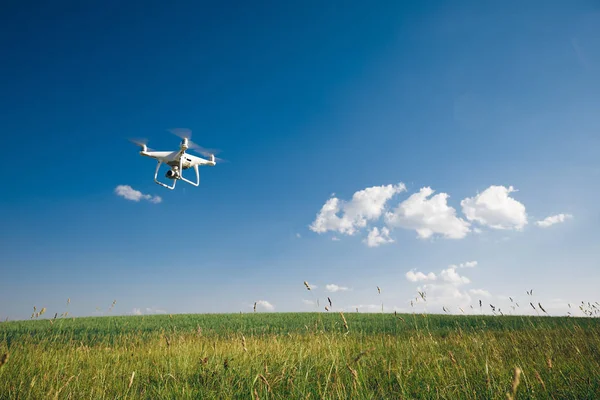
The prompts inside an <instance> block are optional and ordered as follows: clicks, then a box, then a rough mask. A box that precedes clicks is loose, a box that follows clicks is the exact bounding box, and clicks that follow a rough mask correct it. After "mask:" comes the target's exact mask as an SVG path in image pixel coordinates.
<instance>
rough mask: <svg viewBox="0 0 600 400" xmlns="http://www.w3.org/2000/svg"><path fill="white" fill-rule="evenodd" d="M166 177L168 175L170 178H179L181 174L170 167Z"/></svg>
mask: <svg viewBox="0 0 600 400" xmlns="http://www.w3.org/2000/svg"><path fill="white" fill-rule="evenodd" d="M165 177H167V178H169V179H177V178H178V177H179V174H178V173H177V171H174V170H172V169H170V170H168V171H167V173H166V174H165Z"/></svg>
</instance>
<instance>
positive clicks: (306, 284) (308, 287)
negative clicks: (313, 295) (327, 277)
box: [304, 281, 310, 290]
mask: <svg viewBox="0 0 600 400" xmlns="http://www.w3.org/2000/svg"><path fill="white" fill-rule="evenodd" d="M304 286H306V288H307V289H308V290H310V286H308V282H306V281H304Z"/></svg>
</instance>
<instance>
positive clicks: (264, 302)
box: [256, 300, 275, 311]
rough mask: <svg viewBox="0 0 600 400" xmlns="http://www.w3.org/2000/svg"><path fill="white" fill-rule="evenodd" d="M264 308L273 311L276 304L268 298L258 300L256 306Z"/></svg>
mask: <svg viewBox="0 0 600 400" xmlns="http://www.w3.org/2000/svg"><path fill="white" fill-rule="evenodd" d="M259 307H260V308H263V309H265V310H267V311H273V310H274V309H275V306H274V305H273V304H271V303H269V302H268V301H267V300H258V301H257V302H256V308H257V309H258V308H259Z"/></svg>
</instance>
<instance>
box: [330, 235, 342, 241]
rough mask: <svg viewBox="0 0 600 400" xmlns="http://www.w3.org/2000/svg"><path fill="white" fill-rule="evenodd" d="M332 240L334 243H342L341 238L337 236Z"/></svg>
mask: <svg viewBox="0 0 600 400" xmlns="http://www.w3.org/2000/svg"><path fill="white" fill-rule="evenodd" d="M331 240H333V241H334V242H339V241H340V238H339V237H337V236H333V237H332V238H331Z"/></svg>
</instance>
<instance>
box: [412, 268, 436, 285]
mask: <svg viewBox="0 0 600 400" xmlns="http://www.w3.org/2000/svg"><path fill="white" fill-rule="evenodd" d="M406 279H408V280H409V281H411V282H420V281H435V279H436V276H435V274H434V273H433V272H430V273H428V274H427V275H425V274H424V273H422V272H419V271H417V272H415V270H414V269H413V270H410V271H408V272H407V273H406Z"/></svg>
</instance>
